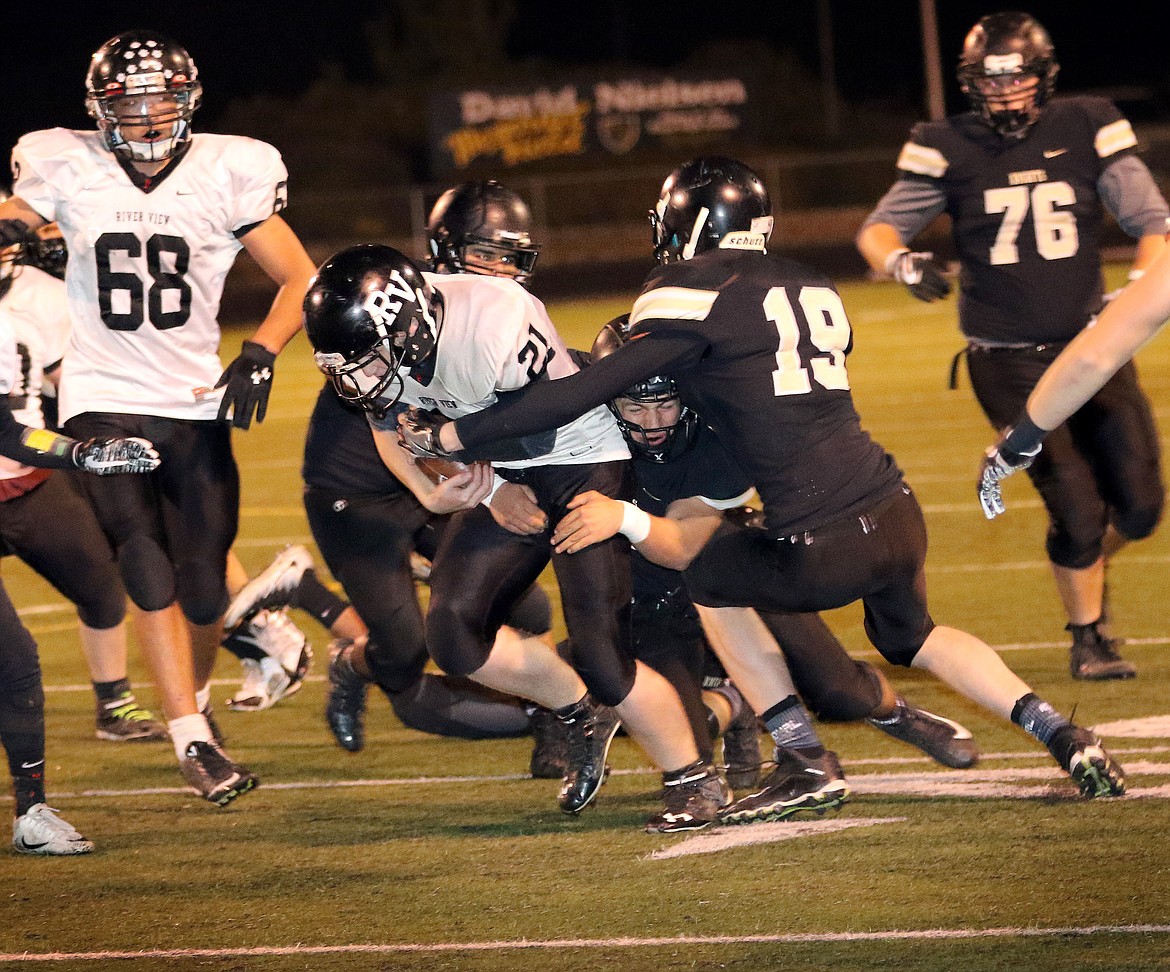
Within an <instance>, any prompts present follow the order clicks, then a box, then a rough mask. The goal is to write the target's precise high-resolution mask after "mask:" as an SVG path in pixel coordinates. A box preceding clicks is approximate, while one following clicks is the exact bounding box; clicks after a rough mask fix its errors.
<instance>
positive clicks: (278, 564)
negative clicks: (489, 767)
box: [225, 181, 566, 779]
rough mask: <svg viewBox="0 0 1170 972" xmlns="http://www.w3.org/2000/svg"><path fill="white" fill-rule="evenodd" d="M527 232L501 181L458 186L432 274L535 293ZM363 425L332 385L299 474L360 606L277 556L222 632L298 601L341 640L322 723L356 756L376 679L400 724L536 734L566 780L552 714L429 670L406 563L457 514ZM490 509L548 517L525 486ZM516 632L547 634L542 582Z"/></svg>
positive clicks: (539, 763)
mask: <svg viewBox="0 0 1170 972" xmlns="http://www.w3.org/2000/svg"><path fill="white" fill-rule="evenodd" d="M530 226H531V216H530V214H529V211H528V207H527V206H526V205H525V204H524V202H523V200H522V199H521V198H520V197H519V196H518V195H517V194H516V193H515V192H513V191H512V190H510V189H508V188H507V187H505V186H502V185H500V184H499V183H497V182H494V181H487V182H469V183H464V184H462V185H459V186H456V187H453V188H452V189H450V190H448V191H447V192H445V193H443V195H442V196H441V197H440V198H439V200H438V201H437V202H436V203H435V206H434V208H433V210H432V211H431V215H430V219H429V221H428V226H427V233H428V238H429V242H430V249H431V253H433V254H435V256H434V257H432V258H431V264H432V267H433V268H434V269H436V270H437V272H441V273H455V272H462V271H464V270H468V271H471V272H486V273H489V274H491V275H495V276H515V277H516V278H517V280H518V281H522V282H525V283H527V281H528V280H529V279H530V277H531V274H532V270H533V265H534V263H535V257H536V254H537V253H538V247H537V246H536V245H535V244H533V243H532V242H531V237H530ZM365 415H366V413H365V411H364V410H363V409H361V408H359V407H357V406H355V405H351V404H348V403H346V402H343V401H342V400H341V399H340V398H339V397H338V395H337V393H336V391H335V390H334V388H333V385H332V383H331V382H328V381H327V382H326V383H325V385H324V387H323V388H322V389H321V392H320V394H319V395H318V397H317V402H316V405H315V406H314V408H313V412H312V415H311V416H310V418H309V429H308V435H307V437H306V442H305V456H304V465H303V468H302V476H303V478H304V480H305V493H304V502H305V511H306V513H307V515H308V519H309V526H310V529H311V530H312V531H313V538H314V540H315V541H316V543H317V546H318V548H319V549H320V551H321V553H322V555H323V557H324V558H325V563H326V565H327V566H328V567H329V570H330V572H331V573H332V575H333V576H334V577H335V578H336V579H337V580H338V581H339V582H340V583H341V585H342V587H343V589H344V590H345V592H346V594H347V596H349V597H351V598H352V599H353V603H352V604H347V603H346V602H345V601H343V600H341V599H340V598H338V597H337V596H336V595H335V594H334V593H333V592H332V591H330V590H329V589H328V588H326V587H324V585H322V583H321V581H320V580H319V579H318V578H317V575H316V571H315V570H314V568H313V561H312V556H311V554H310V553H309V551H308V550H306V549H305V548H304V547H302V546H299V545H298V546H292V547H289V548H287V549H285V550H283V551H281V552H280V553H279V554H278V555H277V556H276V558H275V559H274V560H273V562H272V564H271V565H269V567H268V568H266V569H265V570H264V571H263V572H262V573H261V574H259V575H258V576H257V577H256V578H254V579H253V581H251V582H250V583H249V584H248V585H247V586H246V587H245V588H244V589H243V590H242V591H241V592H240V594H239V595H238V596H237V597H236V598H235V599H234V600H233V601H232V603H231V605H230V606H229V608H228V614H227V617H226V619H225V622H226V624H227V625H228V626H229V627H231V626H232V625H234V624H236V622H237V621H239V620H241V619H243V618H245V617H246V616H247V615H248V614H250V613H251V612H253V611H256V610H257V609H261V608H272V607H280V606H283V605H291V606H294V607H297V608H299V609H301V610H304V611H306V612H307V613H309V614H311V615H312V616H313V617H314V618H316V619H317V620H318V621H319V622H320V623H321V624H322V625H323V626H325V627H326V628H328V629H329V631H330V632H331V633H332V634H333V635H334V636H335V637H336V638H337V639H338V640H337V642H336V643H335V644H334V646H333V648H332V650H331V654H330V665H329V689H328V699H327V702H326V709H325V714H326V719H327V721H328V724H329V728H330V730H331V731H332V733H333V736H334V738H335V739H336V740H337V742H338V744H339V745H340V746H342V748H344V749H347V750H349V751H350V752H357V751H358V750H360V749H362V748H363V746H364V739H365V726H364V717H365V709H366V703H367V692H368V687H369V685H370V684H371V682H373V683H376V684H377V685H378V687H379V688H381V689H382V691H383V692H385V693H386V695H387V697H388V698H389V700H390V704H391V707H392V708H393V710H394V712H395V714H396V715H397V716H398V718H399V719H400V720H401V721H402V722H403V723H404V724H405V725H407V726H409V727H410V728H412V729H417V730H419V731H421V732H430V733H435V734H438V735H450V736H460V737H463V738H471V739H489V738H501V737H511V736H521V735H527V734H529V732H530V731H531V732H532V733H533V735H535V736H536V742H535V745H534V748H533V752H532V758H531V762H530V770H531V772H532V775H533V776H536V777H546V778H555V779H560V778H561V777H563V776H564V773H565V769H566V763H565V759H566V752H565V740H564V734H563V732H561V731H560V730H559V725H560V724H559V722H558V721H557V720H556V719H555V717H551V713H547V710H540V711H538V712H534V713H532V717H531V720H530V718H529V714H528V712H527V711H526V710H525V707H523V706H521V704H520V700H518V699H514V698H508V697H504V696H501V695H499V694H498V693H493V692H488V691H486V690H484V689H483V688H482V687H481V686H478V685H476V684H474V683H472V682H469V681H468V680H466V679H455V678H451V677H449V676H446V675H434V674H430V673H424V668H425V665H426V662H427V660H428V657H429V656H428V655H427V651H426V637H425V634H424V629H423V616H422V609H421V607H420V606H419V602H418V595H417V592H416V590H415V585H414V583H413V581H412V576H411V575H412V572H413V571H412V568H411V565H410V561H409V560H408V555H420V556H424V557H425V558H426V559H428V560H429V558H431V557H433V556H434V554H435V551H436V549H437V545H438V541H439V538H440V537H441V535H442V531H443V529H444V528H445V526H446V523H447V521H448V520H449V517H447V516H438V515H436V514H433V513H430V512H429V511H428V510H426V509H425V508H424V507H423V506H422V505H421V504H420V503H419V502H418V500H417V499H415V497H414V494H413V493H411V492H410V491H409V490H408V489H406V487H405V486H403V485H402V483H401V482H399V480H398V479H397V478H396V477H395V476H393V475H392V474H391V473H390V472H389V470H387V468H386V466H385V464H384V463H383V462H382V458H381V456H380V455H379V454H378V450H377V448H376V446H375V444H374V439H373V437H372V436H371V434H370V426H369V423H368V422H367V421H366V418H365ZM509 499H511V500H512V501H513V502H512V503H511V504H509V503H508V500H509ZM492 512H493V515H496V516H497V517H503V518H504V519H503V520H502V521H501V522H502V524H503V525H506V526H509V528H510V529H516V530H519V531H520V532H535V530H536V529H539V523H538V525H537V526H533V524H532V521H533V519H534V518H535V519H536V520H537V521H542V520H543V516H544V514H543V513H542V512H541V511H540V509H539V507H537V506H535V504H534V503H532V501H531V500H530V499H529V498H528V491H527V487H524V486H520V485H516V484H506V485H504V486H502V487H501V488H500V489H498V490H496V492H495V494H494V496H493V505H492ZM508 622H509V624H510V626H511V627H514V628H517V629H520V630H523V631H528V632H531V633H533V634H538V635H543V634H544V633H545V632H547V631H548V630H549V629H550V628H551V625H552V607H551V605H550V603H549V600H548V596H547V594H545V592H544V590H543V589H542V588H541V587H540V585H539V584H534V585H533V586H532V587H530V588H529V589H528V591H527V592H526V593H525V594H524V596H523V597H522V598H521V599H520V601H519V602H518V603H517V605H516V607H515V609H514V610H513V611H512V613H511V615H510V616H509V618H508ZM243 692H244V690H243V689H241V693H243Z"/></svg>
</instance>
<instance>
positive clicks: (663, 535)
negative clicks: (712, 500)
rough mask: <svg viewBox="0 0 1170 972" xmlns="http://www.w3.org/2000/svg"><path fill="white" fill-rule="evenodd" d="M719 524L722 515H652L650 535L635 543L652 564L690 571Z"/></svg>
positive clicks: (639, 551)
mask: <svg viewBox="0 0 1170 972" xmlns="http://www.w3.org/2000/svg"><path fill="white" fill-rule="evenodd" d="M718 525H719V518H718V517H713V518H710V519H707V520H698V519H687V520H675V519H671V518H670V517H669V516H652V517H650V533H649V535H648V536H647V537H646V539H645V540H643V541H642V542H641V543H637V544H635V545H634V546H635V547H637V550H638V553H640V554H641V555H642V556H643V557H645V558H646V559H647V560H649V561H650V562H651V563H652V564H658V566H660V567H666V568H667V569H668V570H686V569H687V568H688V567H689V566H690V565H691V561H692V560H694V559H695V557H697V556H698V554H699V551H700V550H702V549H703V547H704V546H706V544H707V541H708V540H710V539H711V534H712V533H714V532H715V528H716V527H717V526H718Z"/></svg>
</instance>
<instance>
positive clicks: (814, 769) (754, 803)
mask: <svg viewBox="0 0 1170 972" xmlns="http://www.w3.org/2000/svg"><path fill="white" fill-rule="evenodd" d="M848 799H849V784H848V783H846V782H845V774H844V773H843V772H842V771H841V764H840V763H839V762H838V761H837V755H836V753H832V752H828V751H826V752H825V754H824V755H823V756H818V757H815V758H812V757H809V756H805V755H804V754H803V753H801V752H800V751H798V750H795V749H778V750H777V751H776V768H775V769H774V770H772V772H771V773H769V774H768V776H767V777H766V778H765V780H764V783H763V786H761V787H760V789H759V790H757V791H756V792H755V793H750V794H748V795H747V796H745V797H742V798H741V799H739V800H736V801H735V803H733V804H731V806H729V807H726V808H724V809H723V810H722V811H720V813H719V817H718V819H719V822H720V823H728V824H746V823H757V822H759V821H762V820H787V819H789V818H790V817H794V816H796V815H797V814H816V815H817V816H822V815H823V814H824V813H825V811H827V810H836V809H838V808H839V807H840V806H841V805H842V804H843V803H845V802H846V801H848Z"/></svg>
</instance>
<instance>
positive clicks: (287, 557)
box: [223, 543, 313, 628]
mask: <svg viewBox="0 0 1170 972" xmlns="http://www.w3.org/2000/svg"><path fill="white" fill-rule="evenodd" d="M312 566H313V555H312V554H311V553H309V551H308V550H307V549H305V548H304V547H303V546H301V545H300V544H299V543H298V544H293V545H292V546H291V547H285V548H284V549H283V550H282V551H281V552H280V553H278V554H277V555H276V556H275V557H274V558H273V560H272V563H270V564H269V565H268V566H267V567H265V568H264V569H263V570H262V571H261V572H260V573H259V574H257V575H256V576H255V577H253V578H252V579H251V580H250V581H248V583H247V584H245V585H244V588H243V590H241V591H240V593H239V594H237V595H236V596H235V598H233V599H232V603H231V604H229V605H228V609H227V613H226V614H225V615H224V617H223V626H224V627H225V628H234V627H235V626H236V625H237V624H239V623H240V621H242V620H243V619H244V618H247V617H250V616H251V615H253V614H255V613H256V612H257V611H261V610H263V609H265V608H279V607H284V606H285V605H286V604H288V599H289V595H291V594H292V592H293V589H294V588H295V587H296V586H297V585H298V584H299V583H300V582H301V578H302V577H304V575H305V571H306V570H308V569H309V568H310V567H312Z"/></svg>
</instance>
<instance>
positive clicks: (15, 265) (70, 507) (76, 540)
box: [0, 224, 167, 742]
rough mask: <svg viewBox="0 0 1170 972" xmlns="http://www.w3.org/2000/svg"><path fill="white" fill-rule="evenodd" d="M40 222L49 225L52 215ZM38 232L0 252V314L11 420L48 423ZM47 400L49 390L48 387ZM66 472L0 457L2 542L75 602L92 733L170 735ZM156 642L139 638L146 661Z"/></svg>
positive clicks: (56, 288) (48, 295) (56, 313)
mask: <svg viewBox="0 0 1170 972" xmlns="http://www.w3.org/2000/svg"><path fill="white" fill-rule="evenodd" d="M45 229H46V230H54V229H55V226H53V224H50V225H49V226H48V227H45ZM55 240H56V241H57V242H56V243H55V242H54V235H53V234H52V233H42V235H41V236H40V237H39V238H38V239H36V240H30V241H28V242H26V243H23V244H19V243H18V244H15V245H13V246H11V247H9V248H8V249H7V250H5V251H3V252H2V253H0V318H3V320H4V325H5V326H6V327H7V328H8V332H9V333H11V334H12V336H13V338H14V339H15V341H16V348H17V352H18V355H17V361H18V365H19V372H18V374H17V378H16V384H15V385H14V386H13V387H12V389H11V390H10V391H9V393H8V403H7V405H8V407H9V408H10V409H11V411H12V413H13V415H14V417H15V418H16V420H17V421H18V422H20V423H22V424H23V425H27V426H30V427H32V428H39V429H44V428H52V427H53V425H54V424H55V423H53V422H49V421H46V417H45V409H44V407H43V405H42V402H43V401H44V399H45V396H46V393H47V392H48V391H50V390H53V380H54V378H55V377H56V375H57V370H58V368H59V366H60V363H61V359H62V358H63V357H64V354H65V348H66V347H67V345H68V343H69V331H70V323H69V306H68V303H67V301H66V298H65V285H64V283H62V281H61V280H60V279H58V278H57V276H56V275H55V272H56V270H57V269H58V267H59V268H60V270H61V271H62V272H63V271H64V262H63V261H59V260H58V259H57V257H56V255H57V254H58V253H60V252H61V250H62V249H63V246H62V245H60V242H59V241H60V236H59V235H56V236H55ZM50 400H51V396H50ZM68 476H69V474H68V473H57V474H54V473H53V472H52V470H49V469H41V468H33V467H30V466H28V465H25V464H23V463H20V462H17V461H15V460H11V459H0V541H2V542H3V545H4V548H5V552H7V553H14V554H16V555H17V556H18V557H20V559H21V560H23V561H24V562H25V563H26V564H28V565H29V566H30V567H32V568H33V570H35V571H36V572H37V573H39V574H41V575H42V576H43V577H44V578H45V579H46V580H48V581H49V583H51V584H52V585H53V586H54V587H55V588H56V589H57V590H59V591H60V592H61V593H62V594H64V595H65V596H66V597H67V598H68V599H69V600H70V601H71V602H72V603H73V604H75V605H76V606H77V613H78V617H79V620H80V629H79V637H80V640H81V648H82V654H83V655H84V656H85V661H86V665H87V666H88V668H89V672H90V677H91V680H92V683H93V687H94V693H95V695H96V700H97V716H96V721H97V736H98V738H99V739H108V740H112V741H115V742H126V741H154V740H163V739H166V738H167V735H166V729H165V728H164V727H163V726H162V724H161V723H159V722H158V721H157V720H156V719H155V718H154V716H153V715H152V714H151V713H150V712H149V711H147V710H146V709H144V708H143V707H142V706H141V705H139V704H138V701H137V699H136V698H135V696H134V692H133V691H132V689H131V687H130V680H129V678H128V676H127V644H126V626H125V624H124V618H125V614H126V592H125V590H124V589H123V587H122V581H121V579H120V578H119V577H118V568H117V565H116V564H115V563H114V554H113V551H112V550H111V548H110V544H109V541H108V540H107V539H106V537H105V534H104V533H102V529H101V527H100V526H99V525H98V522H97V519H96V518H95V517H94V514H93V510H92V508H91V507H90V505H89V504H88V503H87V502H86V501H85V498H84V496H83V495H82V493H81V492H80V491H79V490H78V489H77V488H75V486H74V485H73V484H72V483H70V482H69V480H68V478H67V477H68ZM152 648H153V646H152V645H148V644H144V645H143V652H144V653H145V654H146V655H147V661H148V665H149V667H150V668H151V670H152V671H153V670H154V665H153V664H150V661H151V659H150V654H151V649H152Z"/></svg>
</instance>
